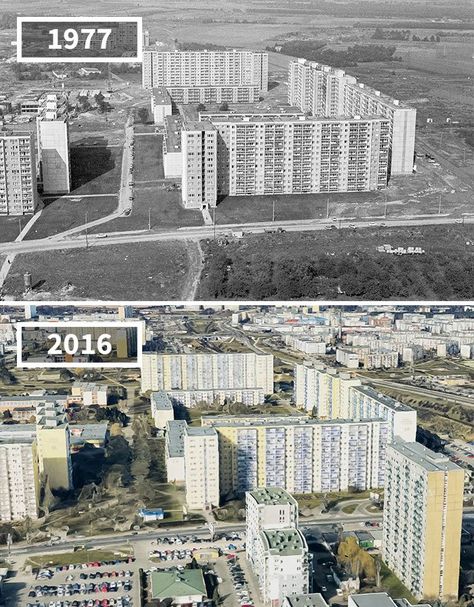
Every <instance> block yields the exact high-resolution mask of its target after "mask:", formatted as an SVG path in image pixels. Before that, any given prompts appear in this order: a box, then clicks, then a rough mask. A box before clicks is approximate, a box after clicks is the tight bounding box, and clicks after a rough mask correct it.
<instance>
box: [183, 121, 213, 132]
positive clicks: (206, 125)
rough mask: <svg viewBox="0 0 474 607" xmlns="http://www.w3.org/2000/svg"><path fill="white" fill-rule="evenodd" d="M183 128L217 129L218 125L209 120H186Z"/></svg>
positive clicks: (190, 129) (197, 129) (196, 129)
mask: <svg viewBox="0 0 474 607" xmlns="http://www.w3.org/2000/svg"><path fill="white" fill-rule="evenodd" d="M183 129H184V130H185V131H215V130H216V127H215V126H214V125H213V124H212V122H209V120H186V121H185V123H184V126H183Z"/></svg>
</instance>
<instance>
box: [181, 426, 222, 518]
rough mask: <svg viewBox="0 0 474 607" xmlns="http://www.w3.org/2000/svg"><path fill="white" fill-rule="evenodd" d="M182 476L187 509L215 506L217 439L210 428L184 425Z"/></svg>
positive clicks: (217, 461)
mask: <svg viewBox="0 0 474 607" xmlns="http://www.w3.org/2000/svg"><path fill="white" fill-rule="evenodd" d="M184 478H185V485H186V505H187V507H188V509H190V510H202V509H208V508H210V507H211V506H218V505H219V439H218V436H217V432H216V431H215V430H214V428H203V427H200V428H196V427H192V426H187V427H186V432H185V433H184Z"/></svg>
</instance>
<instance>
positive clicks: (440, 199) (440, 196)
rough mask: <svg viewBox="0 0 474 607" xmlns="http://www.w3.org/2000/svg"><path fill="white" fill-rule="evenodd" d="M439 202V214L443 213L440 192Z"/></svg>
mask: <svg viewBox="0 0 474 607" xmlns="http://www.w3.org/2000/svg"><path fill="white" fill-rule="evenodd" d="M438 202H439V204H438V215H441V193H440V194H439V200H438Z"/></svg>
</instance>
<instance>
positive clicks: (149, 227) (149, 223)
mask: <svg viewBox="0 0 474 607" xmlns="http://www.w3.org/2000/svg"><path fill="white" fill-rule="evenodd" d="M148 230H151V207H148Z"/></svg>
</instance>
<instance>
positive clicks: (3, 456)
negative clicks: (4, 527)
mask: <svg viewBox="0 0 474 607" xmlns="http://www.w3.org/2000/svg"><path fill="white" fill-rule="evenodd" d="M0 479H1V482H0V521H2V522H11V521H19V520H22V519H24V518H26V517H27V516H28V517H30V518H32V519H35V518H38V505H39V482H38V463H37V457H36V447H35V443H34V440H33V439H29V438H20V437H19V438H18V439H14V438H12V439H6V438H5V439H4V438H2V439H1V440H0Z"/></svg>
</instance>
